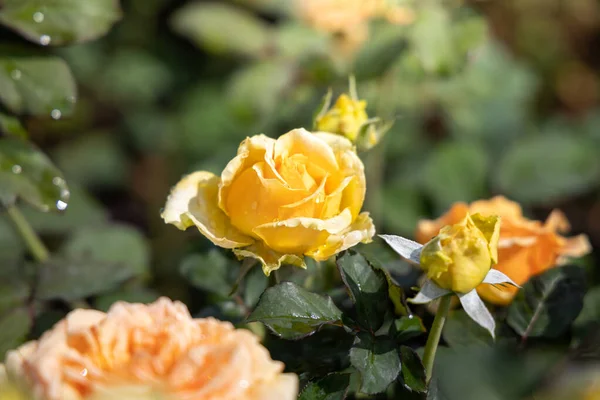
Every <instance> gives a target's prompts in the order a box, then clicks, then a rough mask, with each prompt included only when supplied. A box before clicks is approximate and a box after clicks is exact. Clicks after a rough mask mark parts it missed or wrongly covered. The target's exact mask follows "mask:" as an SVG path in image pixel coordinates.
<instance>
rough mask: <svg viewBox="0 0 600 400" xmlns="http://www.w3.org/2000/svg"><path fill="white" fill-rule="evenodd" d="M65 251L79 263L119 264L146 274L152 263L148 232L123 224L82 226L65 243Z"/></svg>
mask: <svg viewBox="0 0 600 400" xmlns="http://www.w3.org/2000/svg"><path fill="white" fill-rule="evenodd" d="M61 254H62V255H63V256H65V258H67V259H70V260H76V261H77V262H79V263H84V262H86V261H90V262H91V263H106V264H112V265H118V266H120V267H121V268H122V269H123V270H126V271H130V273H133V275H135V276H144V275H146V274H147V273H148V271H149V265H150V247H149V245H148V243H147V242H146V238H145V236H144V235H143V234H142V233H141V232H140V231H139V230H137V229H136V228H134V227H132V226H129V225H122V224H111V225H106V226H100V227H90V228H83V229H80V230H79V231H77V232H75V233H74V234H73V235H72V236H71V238H70V239H69V241H68V242H67V243H66V244H65V245H64V246H63V247H62V249H61Z"/></svg>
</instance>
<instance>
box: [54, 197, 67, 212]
mask: <svg viewBox="0 0 600 400" xmlns="http://www.w3.org/2000/svg"><path fill="white" fill-rule="evenodd" d="M56 208H58V209H59V210H60V211H63V210H65V209H66V208H67V203H65V202H64V201H62V200H58V201H57V202H56Z"/></svg>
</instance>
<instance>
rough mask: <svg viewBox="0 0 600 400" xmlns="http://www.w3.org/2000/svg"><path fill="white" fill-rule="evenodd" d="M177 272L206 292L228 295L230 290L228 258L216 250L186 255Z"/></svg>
mask: <svg viewBox="0 0 600 400" xmlns="http://www.w3.org/2000/svg"><path fill="white" fill-rule="evenodd" d="M179 272H181V275H183V277H184V278H185V279H186V280H187V281H188V282H189V283H190V284H191V285H193V286H195V287H197V288H199V289H202V290H205V291H207V292H210V293H215V294H217V295H219V296H222V297H228V294H229V291H230V290H231V285H232V282H231V280H230V279H229V260H228V259H227V258H226V257H225V256H223V254H222V253H221V252H220V251H218V250H215V249H213V250H211V251H209V252H208V253H206V254H192V255H191V256H189V257H186V258H185V259H184V260H183V262H182V263H181V265H180V267H179Z"/></svg>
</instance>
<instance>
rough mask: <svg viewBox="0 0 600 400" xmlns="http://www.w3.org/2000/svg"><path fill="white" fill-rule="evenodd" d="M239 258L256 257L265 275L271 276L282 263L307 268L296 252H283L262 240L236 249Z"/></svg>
mask: <svg viewBox="0 0 600 400" xmlns="http://www.w3.org/2000/svg"><path fill="white" fill-rule="evenodd" d="M233 252H234V253H235V255H236V256H238V258H240V259H242V258H254V259H256V260H258V261H260V263H261V264H262V270H263V272H264V273H265V275H267V276H269V275H270V274H271V272H272V271H275V270H277V269H279V268H281V266H282V265H284V264H287V265H294V266H296V267H300V268H306V264H305V263H304V259H303V258H302V257H300V256H298V255H294V254H282V253H278V252H277V251H275V250H273V249H271V248H269V247H267V246H266V245H265V244H263V243H261V242H256V243H254V244H253V245H252V246H248V247H244V248H243V249H234V250H233Z"/></svg>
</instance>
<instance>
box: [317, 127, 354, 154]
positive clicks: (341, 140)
mask: <svg viewBox="0 0 600 400" xmlns="http://www.w3.org/2000/svg"><path fill="white" fill-rule="evenodd" d="M313 135H314V136H316V137H318V138H319V139H321V140H322V141H324V142H325V143H327V144H328V145H329V147H331V148H332V149H333V151H334V152H335V153H337V152H341V151H356V150H355V147H354V144H353V143H352V142H351V141H350V140H348V139H346V138H345V137H344V136H341V135H336V134H334V133H329V132H313Z"/></svg>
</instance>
